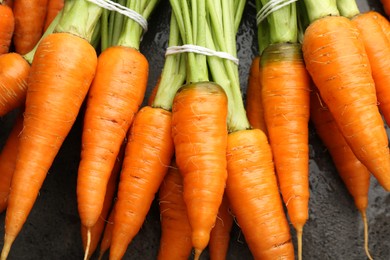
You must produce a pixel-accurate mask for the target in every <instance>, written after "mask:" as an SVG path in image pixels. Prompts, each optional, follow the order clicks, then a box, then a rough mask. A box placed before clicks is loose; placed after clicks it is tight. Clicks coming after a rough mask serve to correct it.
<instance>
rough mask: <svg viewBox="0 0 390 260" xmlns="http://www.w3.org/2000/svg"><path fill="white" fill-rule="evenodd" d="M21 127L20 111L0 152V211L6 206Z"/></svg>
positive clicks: (21, 115) (21, 116)
mask: <svg viewBox="0 0 390 260" xmlns="http://www.w3.org/2000/svg"><path fill="white" fill-rule="evenodd" d="M22 129H23V114H22V113H20V114H19V116H18V117H17V119H16V121H15V124H14V126H13V128H12V130H11V133H10V134H9V136H8V138H7V141H6V143H5V145H4V147H3V149H2V150H1V153H0V212H3V211H4V210H5V209H6V208H7V204H8V195H9V192H10V186H11V180H12V176H13V174H14V170H15V164H16V158H17V153H18V144H19V134H20V132H21V131H22Z"/></svg>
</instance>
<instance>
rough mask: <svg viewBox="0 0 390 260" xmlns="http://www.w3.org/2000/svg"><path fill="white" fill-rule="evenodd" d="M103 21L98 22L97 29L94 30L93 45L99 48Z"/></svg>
mask: <svg viewBox="0 0 390 260" xmlns="http://www.w3.org/2000/svg"><path fill="white" fill-rule="evenodd" d="M101 34H102V23H97V24H96V26H95V30H93V34H92V39H91V45H92V46H93V47H94V48H95V49H97V48H98V47H99V44H100V43H101Z"/></svg>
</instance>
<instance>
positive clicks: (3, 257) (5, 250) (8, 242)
mask: <svg viewBox="0 0 390 260" xmlns="http://www.w3.org/2000/svg"><path fill="white" fill-rule="evenodd" d="M14 240H15V236H9V235H7V234H5V236H4V245H3V250H2V251H1V257H0V259H1V260H6V259H7V257H8V254H9V251H10V250H11V246H12V243H13V242H14Z"/></svg>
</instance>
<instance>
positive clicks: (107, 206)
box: [81, 143, 125, 259]
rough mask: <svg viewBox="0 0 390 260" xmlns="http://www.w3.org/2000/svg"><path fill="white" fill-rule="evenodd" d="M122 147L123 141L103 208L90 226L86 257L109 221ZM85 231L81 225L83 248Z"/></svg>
mask: <svg viewBox="0 0 390 260" xmlns="http://www.w3.org/2000/svg"><path fill="white" fill-rule="evenodd" d="M124 147H125V145H124V143H123V145H122V146H121V149H120V151H119V154H118V157H117V159H116V161H115V164H114V167H113V169H112V173H111V175H110V179H109V180H108V183H107V189H106V194H105V196H104V203H103V208H102V212H101V214H100V217H99V219H98V220H97V221H96V223H95V225H94V226H93V227H92V228H91V245H90V250H89V255H88V256H87V258H88V259H90V258H91V256H92V254H93V252H95V250H96V248H97V246H98V244H99V241H100V239H101V237H102V233H103V230H104V229H105V228H104V227H105V226H106V223H108V222H109V220H107V218H108V216H109V213H110V210H111V209H112V207H113V200H114V196H115V194H116V190H117V184H118V176H119V172H120V169H121V167H122V160H123V153H124ZM87 233H88V228H86V227H85V226H83V225H81V238H82V242H83V248H84V250H85V249H86V247H87V244H88V236H87Z"/></svg>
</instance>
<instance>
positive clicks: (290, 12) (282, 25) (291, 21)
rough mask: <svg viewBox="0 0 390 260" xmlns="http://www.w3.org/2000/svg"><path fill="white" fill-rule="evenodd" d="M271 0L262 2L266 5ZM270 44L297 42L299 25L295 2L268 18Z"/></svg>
mask: <svg viewBox="0 0 390 260" xmlns="http://www.w3.org/2000/svg"><path fill="white" fill-rule="evenodd" d="M270 1H271V0H261V2H262V4H263V5H265V4H267V3H268V2H270ZM267 20H268V26H269V34H270V35H269V37H270V43H283V42H291V43H292V42H297V41H298V25H297V13H296V5H295V2H293V3H291V4H288V5H286V6H284V7H282V8H280V9H278V10H275V11H273V12H272V13H270V14H269V15H268V16H267Z"/></svg>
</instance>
